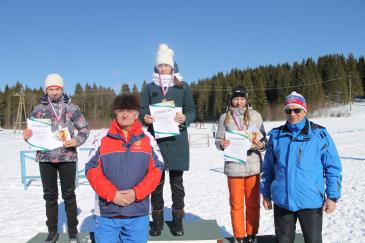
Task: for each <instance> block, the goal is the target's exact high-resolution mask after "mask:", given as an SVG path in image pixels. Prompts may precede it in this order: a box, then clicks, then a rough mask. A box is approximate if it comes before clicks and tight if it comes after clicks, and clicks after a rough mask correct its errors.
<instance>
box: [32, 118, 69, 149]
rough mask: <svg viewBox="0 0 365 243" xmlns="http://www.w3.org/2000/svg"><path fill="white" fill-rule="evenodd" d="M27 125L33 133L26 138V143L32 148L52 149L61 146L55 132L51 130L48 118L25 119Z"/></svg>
mask: <svg viewBox="0 0 365 243" xmlns="http://www.w3.org/2000/svg"><path fill="white" fill-rule="evenodd" d="M27 127H28V128H29V129H31V130H32V133H33V135H32V136H31V137H30V138H29V139H28V141H27V142H28V144H29V145H30V148H31V149H33V150H52V149H55V148H59V147H62V146H63V143H62V141H61V140H60V139H59V138H58V136H57V134H55V133H53V132H52V127H51V121H50V120H49V119H36V118H30V119H27Z"/></svg>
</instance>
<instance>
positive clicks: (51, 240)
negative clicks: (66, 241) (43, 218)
mask: <svg viewBox="0 0 365 243" xmlns="http://www.w3.org/2000/svg"><path fill="white" fill-rule="evenodd" d="M58 236H59V234H58V232H54V231H52V232H49V233H48V236H47V239H46V240H45V241H44V243H55V242H56V241H57V240H58Z"/></svg>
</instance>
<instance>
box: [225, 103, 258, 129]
mask: <svg viewBox="0 0 365 243" xmlns="http://www.w3.org/2000/svg"><path fill="white" fill-rule="evenodd" d="M231 107H232V104H231V105H230V106H228V107H227V111H226V118H225V119H224V125H225V126H227V125H228V122H230V121H231V120H232V119H233V117H232V112H231V110H230V108H231ZM249 107H250V103H249V102H246V105H245V108H246V109H245V112H244V113H243V118H242V119H243V125H246V127H248V122H249V121H250V119H251V117H250V112H249Z"/></svg>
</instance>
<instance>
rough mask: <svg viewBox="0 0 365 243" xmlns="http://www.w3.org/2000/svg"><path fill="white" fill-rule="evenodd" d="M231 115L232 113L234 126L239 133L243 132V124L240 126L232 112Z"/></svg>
mask: <svg viewBox="0 0 365 243" xmlns="http://www.w3.org/2000/svg"><path fill="white" fill-rule="evenodd" d="M231 113H232V117H233V121H234V124H235V125H236V127H237V128H238V130H239V131H242V130H243V122H242V125H240V123H239V121H238V118H237V116H236V114H234V113H233V112H231Z"/></svg>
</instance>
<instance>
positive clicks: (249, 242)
mask: <svg viewBox="0 0 365 243" xmlns="http://www.w3.org/2000/svg"><path fill="white" fill-rule="evenodd" d="M247 243H257V239H256V235H248V236H247Z"/></svg>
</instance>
